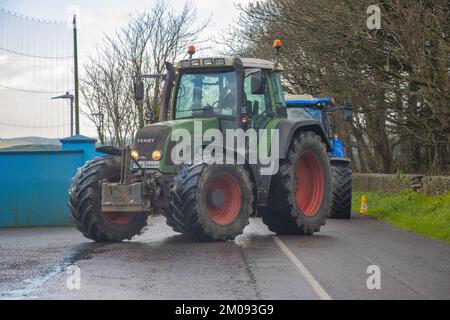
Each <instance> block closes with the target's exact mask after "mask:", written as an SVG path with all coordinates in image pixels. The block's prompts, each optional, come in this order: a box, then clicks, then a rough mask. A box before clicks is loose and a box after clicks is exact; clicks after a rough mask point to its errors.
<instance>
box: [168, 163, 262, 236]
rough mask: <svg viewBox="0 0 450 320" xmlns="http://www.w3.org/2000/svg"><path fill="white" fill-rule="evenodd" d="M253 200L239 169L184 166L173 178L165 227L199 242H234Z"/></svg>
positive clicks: (231, 167)
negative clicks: (230, 240)
mask: <svg viewBox="0 0 450 320" xmlns="http://www.w3.org/2000/svg"><path fill="white" fill-rule="evenodd" d="M253 200H254V199H253V192H252V184H251V181H250V178H249V175H248V173H247V171H246V170H245V169H244V168H243V167H242V166H239V165H217V164H214V165H206V164H200V165H194V166H183V167H181V168H180V170H179V172H178V174H177V175H176V177H175V179H174V186H173V188H172V190H171V211H170V212H169V213H167V214H166V218H167V224H168V225H169V226H171V227H172V228H173V230H174V231H176V232H181V233H184V234H187V235H189V236H192V237H193V238H194V239H196V240H199V241H210V240H212V241H224V240H229V239H234V238H235V237H236V236H237V235H239V234H241V233H242V232H243V230H244V228H245V226H247V225H248V223H249V218H250V214H251V213H252V211H253V210H252V208H253Z"/></svg>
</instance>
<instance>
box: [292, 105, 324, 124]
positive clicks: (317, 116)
mask: <svg viewBox="0 0 450 320" xmlns="http://www.w3.org/2000/svg"><path fill="white" fill-rule="evenodd" d="M288 118H289V119H313V120H318V121H320V122H322V112H321V110H319V109H317V108H315V107H299V108H288Z"/></svg>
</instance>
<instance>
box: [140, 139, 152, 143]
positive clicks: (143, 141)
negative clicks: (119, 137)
mask: <svg viewBox="0 0 450 320" xmlns="http://www.w3.org/2000/svg"><path fill="white" fill-rule="evenodd" d="M137 142H138V143H154V142H155V139H154V138H147V139H144V138H142V139H137Z"/></svg>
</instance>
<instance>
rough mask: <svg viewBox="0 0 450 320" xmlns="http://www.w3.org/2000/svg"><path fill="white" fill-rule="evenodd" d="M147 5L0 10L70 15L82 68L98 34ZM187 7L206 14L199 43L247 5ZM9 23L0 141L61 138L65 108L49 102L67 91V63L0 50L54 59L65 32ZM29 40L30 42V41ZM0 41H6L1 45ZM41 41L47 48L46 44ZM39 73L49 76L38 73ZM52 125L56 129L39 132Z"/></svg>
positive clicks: (88, 3)
mask: <svg viewBox="0 0 450 320" xmlns="http://www.w3.org/2000/svg"><path fill="white" fill-rule="evenodd" d="M153 2H154V1H153V0H125V1H124V0H39V1H37V0H35V1H31V0H28V1H24V0H0V7H1V8H4V9H7V10H11V11H14V12H17V13H20V14H23V15H27V16H32V17H36V18H41V19H49V20H63V21H68V20H69V19H70V17H71V15H72V14H73V13H74V12H76V13H77V15H78V20H79V21H78V27H79V35H78V37H79V55H80V65H81V66H82V65H83V61H84V59H85V58H86V57H87V56H88V55H89V54H90V53H92V52H93V44H94V43H95V42H96V41H99V40H101V38H102V35H103V33H104V32H105V33H108V34H111V33H113V32H114V31H115V30H116V29H117V28H119V27H121V26H122V25H124V24H125V23H126V22H127V20H128V17H129V16H130V14H133V13H135V12H139V11H142V10H144V9H145V8H148V7H151V6H152V3H153ZM184 2H185V1H184V0H173V1H169V4H170V5H171V6H172V7H174V8H177V7H182V6H183V4H184ZM191 2H192V4H193V5H194V6H195V7H196V8H197V12H198V17H199V19H201V20H204V19H207V17H209V16H210V15H212V24H211V25H210V27H209V28H208V29H207V30H206V31H205V32H204V34H203V35H202V38H203V39H207V38H209V37H210V36H212V35H214V34H217V33H218V32H220V31H221V30H223V29H225V28H227V27H228V26H229V25H232V24H233V21H234V20H235V19H236V18H237V16H238V14H239V12H238V10H237V9H236V7H235V4H236V3H247V2H250V0H220V1H213V0H209V1H208V0H191ZM2 17H3V19H4V20H6V19H10V17H7V15H4V14H3V15H0V19H2ZM11 19H12V18H11ZM14 21H15V20H14V19H12V20H8V21H7V22H8V23H5V21H3V22H4V24H3V26H7V27H3V29H6V28H8V29H15V30H1V28H2V21H0V138H11V137H19V136H30V135H31V136H46V137H52V138H54V137H64V136H67V135H68V134H69V127H68V126H67V125H68V124H69V112H68V105H67V104H66V103H65V102H64V101H59V102H58V101H55V100H50V97H51V95H52V92H53V91H55V92H56V91H57V92H59V91H65V90H66V89H68V88H65V87H64V86H68V83H70V81H71V79H70V75H68V72H67V71H66V70H68V69H70V68H71V60H70V59H69V60H58V61H54V60H45V59H39V58H27V57H22V56H18V55H15V54H14V53H11V52H7V51H5V50H1V47H2V45H3V46H8V47H9V48H6V49H9V50H15V51H33V50H36V52H37V53H36V54H39V55H41V54H43V53H42V51H43V50H44V49H45V48H51V54H50V55H54V54H55V53H54V52H55V50H56V52H58V54H57V55H58V56H60V55H61V56H64V55H66V54H69V55H70V50H71V47H70V45H65V44H61V43H56V44H54V43H53V42H51V41H52V38H53V37H56V36H57V37H59V38H61V39H62V40H61V41H64V42H65V41H71V33H70V30H69V29H68V28H66V27H65V26H64V28H62V27H63V26H61V27H60V28H59V29H58V28H53V27H51V29H48V30H49V31H46V30H47V29H42V30H34V31H33V32H27V30H28V29H30V28H31V29H36V28H35V27H34V26H38V25H37V24H33V23H30V24H29V25H28V24H25V25H24V24H23V23H21V20H20V19H17V23H12V22H14ZM19 28H20V30H19ZM48 28H50V26H48ZM55 30H58V31H57V32H56V31H55ZM61 34H63V36H62V37H61V36H60V35H61ZM8 37H9V38H11V37H14V38H15V40H14V41H11V40H8V39H9V38H8ZM29 37H31V38H33V39H32V40H33V41H32V42H30V39H28V38H29ZM22 38H23V39H22ZM5 39H6V40H5ZM1 41H3V42H6V45H5V43H2V42H1ZM46 41H49V43H51V44H49V45H47V44H46V43H47V42H46ZM49 52H50V51H49ZM32 53H33V52H32ZM44 55H45V54H44ZM37 65H39V66H37ZM44 68H47V69H48V70H51V71H50V72H43V71H42V70H43V69H44ZM80 69H81V68H80ZM80 71H81V70H80ZM69 73H70V72H69ZM5 87H9V88H20V89H26V90H39V91H51V92H49V93H48V94H47V93H41V94H37V93H32V92H20V91H14V90H11V89H7V88H5ZM8 124H9V125H8ZM14 125H17V126H14ZM52 125H54V126H58V127H52V128H42V127H46V126H52ZM81 125H82V128H81V133H82V134H85V135H89V136H94V135H95V130H94V128H93V127H90V124H89V123H88V122H87V121H86V120H85V119H82V123H81ZM27 127H29V128H27Z"/></svg>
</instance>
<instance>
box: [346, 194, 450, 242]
mask: <svg viewBox="0 0 450 320" xmlns="http://www.w3.org/2000/svg"><path fill="white" fill-rule="evenodd" d="M363 194H365V195H366V200H367V207H368V209H369V215H370V216H372V217H374V218H376V219H377V220H380V221H383V222H386V223H388V224H391V225H394V226H396V227H399V228H402V229H406V230H409V231H412V232H415V233H418V234H422V235H425V236H428V237H431V238H435V239H439V240H444V241H447V242H449V243H450V193H448V194H446V195H444V196H429V195H423V194H420V193H417V192H414V191H402V192H400V193H397V194H386V193H380V192H364V193H363V192H354V193H353V203H352V209H353V211H355V212H359V209H360V205H361V196H362V195H363Z"/></svg>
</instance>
